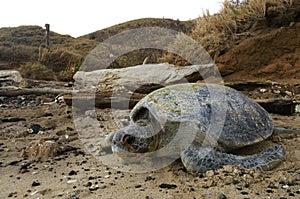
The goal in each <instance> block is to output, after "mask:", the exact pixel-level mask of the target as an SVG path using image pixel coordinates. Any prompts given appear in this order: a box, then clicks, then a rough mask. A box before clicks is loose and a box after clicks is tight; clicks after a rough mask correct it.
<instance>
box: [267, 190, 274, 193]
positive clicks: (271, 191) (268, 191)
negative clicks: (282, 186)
mask: <svg viewBox="0 0 300 199" xmlns="http://www.w3.org/2000/svg"><path fill="white" fill-rule="evenodd" d="M266 192H267V193H274V191H273V190H271V189H267V190H266Z"/></svg>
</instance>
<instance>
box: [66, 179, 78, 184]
mask: <svg viewBox="0 0 300 199" xmlns="http://www.w3.org/2000/svg"><path fill="white" fill-rule="evenodd" d="M75 182H77V180H68V181H67V183H68V184H72V183H75Z"/></svg>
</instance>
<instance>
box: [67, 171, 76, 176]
mask: <svg viewBox="0 0 300 199" xmlns="http://www.w3.org/2000/svg"><path fill="white" fill-rule="evenodd" d="M73 175H77V172H76V171H74V170H72V171H70V172H69V176H73Z"/></svg>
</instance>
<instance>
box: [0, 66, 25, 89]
mask: <svg viewBox="0 0 300 199" xmlns="http://www.w3.org/2000/svg"><path fill="white" fill-rule="evenodd" d="M24 84H25V82H24V80H23V78H22V77H21V75H20V73H19V72H18V71H15V70H0V87H23V86H24Z"/></svg>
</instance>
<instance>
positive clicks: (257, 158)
mask: <svg viewBox="0 0 300 199" xmlns="http://www.w3.org/2000/svg"><path fill="white" fill-rule="evenodd" d="M130 119H131V123H130V124H129V125H128V126H126V127H124V128H123V129H121V130H119V131H116V132H112V133H110V134H109V135H108V136H107V138H106V140H107V141H108V142H110V144H111V146H112V151H113V152H114V153H116V154H117V155H119V156H120V157H121V158H123V159H125V160H126V157H125V155H124V154H135V155H137V153H138V154H142V153H151V152H154V151H157V150H162V149H164V148H168V146H171V147H169V148H171V150H168V153H169V152H170V151H173V150H174V151H177V150H180V153H179V155H178V157H179V156H180V157H181V160H182V162H183V164H184V166H185V167H186V169H187V171H188V172H191V173H202V172H205V171H207V170H211V169H218V168H221V167H223V166H225V165H241V166H243V167H245V168H252V167H253V168H258V169H262V170H270V169H272V168H274V167H276V166H277V165H278V164H279V163H280V161H281V160H282V159H283V156H284V148H283V147H282V146H274V147H272V148H270V149H267V150H266V151H264V152H260V153H257V154H254V155H247V156H243V155H234V154H232V152H233V151H236V150H237V149H240V148H242V147H245V146H249V145H253V144H255V143H258V142H261V141H263V140H265V139H266V138H268V137H269V136H271V135H272V133H273V130H274V127H273V121H272V118H271V116H270V115H269V113H268V112H267V111H265V110H264V109H263V108H262V107H261V106H260V105H258V104H257V103H255V102H254V101H252V100H251V99H249V98H248V97H247V96H245V95H244V94H242V93H241V92H239V91H236V90H234V89H232V88H229V87H226V86H222V85H217V84H203V83H184V84H177V85H172V86H166V87H164V88H161V89H158V90H156V91H153V92H152V93H150V94H148V95H147V96H146V97H144V98H143V99H142V100H140V101H139V103H137V104H136V105H135V107H134V108H133V109H132V111H131V113H130ZM164 155H166V154H164ZM128 157H129V156H128Z"/></svg>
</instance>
